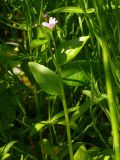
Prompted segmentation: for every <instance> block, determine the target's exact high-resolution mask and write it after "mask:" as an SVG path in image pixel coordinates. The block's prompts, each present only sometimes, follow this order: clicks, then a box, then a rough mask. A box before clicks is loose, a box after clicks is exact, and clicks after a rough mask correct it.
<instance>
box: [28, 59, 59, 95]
mask: <svg viewBox="0 0 120 160" xmlns="http://www.w3.org/2000/svg"><path fill="white" fill-rule="evenodd" d="M28 65H29V68H30V71H31V72H32V74H33V76H34V78H35V80H36V82H37V83H38V84H39V86H40V87H41V88H42V90H43V91H45V92H46V93H48V94H50V95H59V94H60V81H59V77H58V76H57V75H56V73H55V72H53V71H52V70H50V69H49V68H47V67H45V66H43V65H41V64H38V63H35V62H29V64H28Z"/></svg>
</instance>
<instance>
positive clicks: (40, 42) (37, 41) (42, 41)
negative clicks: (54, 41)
mask: <svg viewBox="0 0 120 160" xmlns="http://www.w3.org/2000/svg"><path fill="white" fill-rule="evenodd" d="M47 42H48V40H47V39H46V38H43V39H34V40H33V41H32V42H31V44H30V48H31V49H33V48H36V47H39V46H41V45H43V44H45V43H47Z"/></svg>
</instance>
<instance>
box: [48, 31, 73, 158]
mask: <svg viewBox="0 0 120 160" xmlns="http://www.w3.org/2000/svg"><path fill="white" fill-rule="evenodd" d="M50 36H51V39H52V41H53V45H54V47H55V57H54V56H53V54H52V52H51V49H50V53H51V56H52V59H53V62H54V64H55V67H56V71H57V73H58V76H59V79H60V96H61V100H62V104H63V109H64V115H65V122H66V130H67V138H68V147H69V154H70V160H74V157H73V149H72V139H71V132H70V122H69V116H68V109H67V102H66V98H65V92H64V86H63V81H62V77H61V65H59V64H58V63H57V62H58V59H57V58H58V56H57V53H56V44H55V40H54V37H53V33H52V32H50Z"/></svg>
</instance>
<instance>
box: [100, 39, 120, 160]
mask: <svg viewBox="0 0 120 160" xmlns="http://www.w3.org/2000/svg"><path fill="white" fill-rule="evenodd" d="M101 46H102V50H103V63H104V71H105V76H106V89H107V96H108V104H109V111H110V117H111V126H112V134H113V146H114V151H115V160H119V159H120V144H119V132H118V120H117V114H116V107H117V106H116V103H115V101H114V96H113V89H112V82H111V77H110V69H109V48H108V43H107V40H106V39H105V38H102V41H101Z"/></svg>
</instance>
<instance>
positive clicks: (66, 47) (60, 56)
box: [56, 36, 89, 65]
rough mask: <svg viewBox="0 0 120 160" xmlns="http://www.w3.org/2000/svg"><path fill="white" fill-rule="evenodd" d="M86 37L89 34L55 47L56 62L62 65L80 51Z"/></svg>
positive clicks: (87, 37)
mask: <svg viewBox="0 0 120 160" xmlns="http://www.w3.org/2000/svg"><path fill="white" fill-rule="evenodd" d="M88 39H89V36H84V37H80V38H77V39H72V40H70V41H65V42H63V43H62V44H61V45H60V46H59V47H58V48H57V54H56V59H57V61H58V63H59V64H61V65H62V64H65V63H67V62H69V61H71V60H72V59H73V58H75V57H76V56H77V55H78V53H79V52H80V50H81V49H82V48H83V47H84V45H85V43H86V42H87V40H88Z"/></svg>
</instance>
